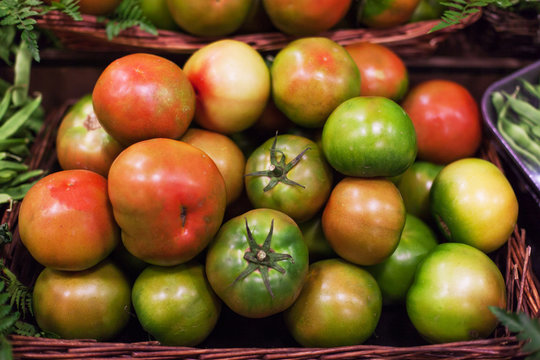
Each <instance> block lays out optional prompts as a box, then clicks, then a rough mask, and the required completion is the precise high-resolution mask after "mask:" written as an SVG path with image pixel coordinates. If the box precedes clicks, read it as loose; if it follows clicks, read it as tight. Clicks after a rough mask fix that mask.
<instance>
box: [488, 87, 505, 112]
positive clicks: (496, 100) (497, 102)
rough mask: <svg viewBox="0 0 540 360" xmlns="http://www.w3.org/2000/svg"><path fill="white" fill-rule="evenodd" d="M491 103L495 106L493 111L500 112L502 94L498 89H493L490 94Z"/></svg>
mask: <svg viewBox="0 0 540 360" xmlns="http://www.w3.org/2000/svg"><path fill="white" fill-rule="evenodd" d="M491 103H492V104H493V107H494V108H495V111H496V112H497V114H498V113H500V112H501V111H502V109H503V108H504V103H505V100H504V96H503V94H502V93H501V92H500V91H495V92H493V93H492V94H491Z"/></svg>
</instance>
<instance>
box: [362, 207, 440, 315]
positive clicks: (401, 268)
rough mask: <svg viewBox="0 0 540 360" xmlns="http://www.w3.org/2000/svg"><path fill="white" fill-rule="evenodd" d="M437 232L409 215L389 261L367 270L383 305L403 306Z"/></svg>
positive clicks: (435, 241)
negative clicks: (419, 265)
mask: <svg viewBox="0 0 540 360" xmlns="http://www.w3.org/2000/svg"><path fill="white" fill-rule="evenodd" d="M437 244H438V242H437V237H436V235H435V232H434V231H433V230H432V229H431V228H430V227H429V226H428V225H427V224H426V223H424V222H423V221H422V220H420V219H419V218H417V217H416V216H414V215H411V214H407V217H406V219H405V227H404V228H403V232H402V233H401V237H400V239H399V244H398V247H397V248H396V250H395V251H394V252H393V253H392V255H390V257H389V258H387V259H386V260H384V261H383V262H381V263H379V264H376V265H373V266H369V267H367V268H366V269H367V270H368V271H369V272H370V273H371V274H372V275H373V277H374V278H375V280H377V284H379V287H380V289H381V293H382V297H383V303H385V304H397V303H404V302H405V297H406V295H407V291H408V290H409V287H410V286H411V284H412V282H413V279H414V273H415V271H416V268H417V266H418V264H419V263H420V262H421V261H422V260H423V259H424V258H425V257H426V256H427V254H428V253H429V252H430V251H431V250H432V249H434V248H435V247H436V246H437Z"/></svg>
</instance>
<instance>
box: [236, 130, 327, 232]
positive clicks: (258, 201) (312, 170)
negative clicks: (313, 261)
mask: <svg viewBox="0 0 540 360" xmlns="http://www.w3.org/2000/svg"><path fill="white" fill-rule="evenodd" d="M244 177H245V186H246V193H247V196H248V198H249V200H250V201H251V203H252V205H253V207H255V208H263V207H264V208H271V209H276V210H280V211H282V212H284V213H286V214H287V215H289V216H290V217H292V218H293V219H294V220H295V221H297V222H302V221H306V220H309V219H311V218H312V217H313V216H314V215H315V214H316V213H317V212H318V211H319V210H320V209H321V208H322V206H323V205H324V203H325V202H326V199H328V195H329V194H330V190H331V188H332V178H333V174H332V171H331V168H330V166H328V164H327V163H326V160H325V158H324V155H323V153H322V151H321V150H320V149H319V146H318V145H317V144H316V143H315V142H313V141H312V140H310V139H308V138H305V137H303V136H298V135H291V134H284V135H277V134H276V136H275V137H274V138H270V139H268V140H267V141H265V142H264V143H263V144H262V145H260V146H259V147H258V148H257V149H255V150H254V151H253V152H252V153H251V155H250V156H249V157H248V159H247V162H246V168H245V171H244Z"/></svg>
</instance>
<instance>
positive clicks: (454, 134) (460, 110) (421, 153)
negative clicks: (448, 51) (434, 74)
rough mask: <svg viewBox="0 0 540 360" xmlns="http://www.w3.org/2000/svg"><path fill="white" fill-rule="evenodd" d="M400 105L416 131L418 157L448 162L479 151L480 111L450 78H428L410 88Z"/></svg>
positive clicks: (464, 91) (442, 162)
mask: <svg viewBox="0 0 540 360" xmlns="http://www.w3.org/2000/svg"><path fill="white" fill-rule="evenodd" d="M402 106H403V109H404V110H405V111H406V112H407V114H409V117H410V118H411V120H412V122H413V124H414V129H415V130H416V136H417V141H418V158H419V159H421V160H426V161H431V162H434V163H439V164H447V163H449V162H451V161H454V160H457V159H461V158H464V157H468V156H472V155H474V154H475V153H476V151H477V150H478V147H479V146H480V141H481V139H482V123H481V118H480V113H479V110H478V104H477V103H476V100H475V99H474V98H473V96H472V95H471V93H470V92H469V91H468V90H467V89H466V88H465V87H464V86H462V85H460V84H458V83H456V82H454V81H451V80H441V79H434V80H427V81H424V82H422V83H420V84H418V85H416V86H414V87H413V88H412V89H411V90H410V91H409V93H408V94H407V95H406V96H405V99H404V100H403V102H402Z"/></svg>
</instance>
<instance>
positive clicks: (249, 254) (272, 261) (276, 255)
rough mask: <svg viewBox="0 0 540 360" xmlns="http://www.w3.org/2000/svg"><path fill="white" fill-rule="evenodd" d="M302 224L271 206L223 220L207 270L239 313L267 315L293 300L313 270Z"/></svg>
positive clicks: (221, 294)
mask: <svg viewBox="0 0 540 360" xmlns="http://www.w3.org/2000/svg"><path fill="white" fill-rule="evenodd" d="M308 263H309V259H308V249H307V246H306V244H305V243H304V241H303V239H302V232H301V231H300V229H299V228H298V225H297V224H296V223H295V222H294V220H293V219H292V218H291V217H289V216H288V215H286V214H284V213H282V212H280V211H277V210H272V209H253V210H250V211H248V212H246V213H244V214H242V215H240V216H237V217H234V218H232V219H230V220H229V221H227V222H226V223H224V224H223V226H222V227H221V229H220V230H219V232H218V234H217V235H216V237H215V238H214V240H213V241H212V242H211V243H210V245H209V247H208V252H207V255H206V274H207V276H208V281H209V282H210V285H211V286H212V288H213V289H214V291H215V292H216V294H217V295H218V296H219V297H220V298H221V299H222V300H223V302H225V304H227V306H228V307H229V308H230V309H231V310H232V311H234V312H235V313H237V314H239V315H242V316H244V317H248V318H264V317H268V316H270V315H274V314H277V313H279V312H281V311H283V310H285V309H286V308H288V307H289V306H291V305H292V303H293V302H294V300H296V298H297V297H298V294H299V293H300V290H301V289H302V286H303V284H304V280H305V278H306V275H307V271H308Z"/></svg>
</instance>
